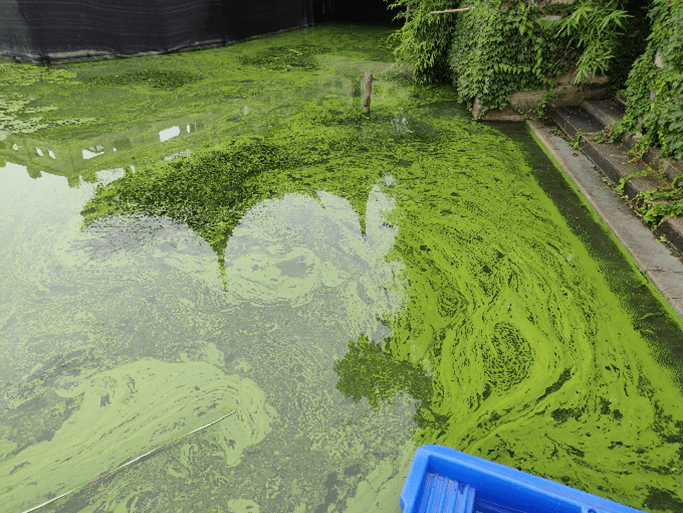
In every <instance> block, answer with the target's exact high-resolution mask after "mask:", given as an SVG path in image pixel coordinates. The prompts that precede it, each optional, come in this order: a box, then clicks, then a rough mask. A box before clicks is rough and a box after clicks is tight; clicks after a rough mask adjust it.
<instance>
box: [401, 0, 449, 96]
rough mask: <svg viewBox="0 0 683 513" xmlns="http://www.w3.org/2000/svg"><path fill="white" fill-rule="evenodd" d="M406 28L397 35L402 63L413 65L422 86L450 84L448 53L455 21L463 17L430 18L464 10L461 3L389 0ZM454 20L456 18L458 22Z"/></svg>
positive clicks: (443, 0) (444, 16)
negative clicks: (446, 82)
mask: <svg viewBox="0 0 683 513" xmlns="http://www.w3.org/2000/svg"><path fill="white" fill-rule="evenodd" d="M388 1H390V2H391V4H390V6H389V7H390V8H391V9H396V10H397V11H398V13H397V14H396V19H397V20H404V24H403V26H402V27H401V28H400V29H398V31H396V32H395V33H394V34H393V38H392V39H393V41H394V42H395V43H396V44H397V46H396V50H395V51H394V53H395V55H396V57H397V58H398V60H399V61H401V62H405V63H407V64H409V65H411V66H412V67H413V69H414V74H415V75H414V76H415V79H416V80H417V81H418V82H422V83H435V82H444V81H448V80H449V79H450V77H451V71H450V69H449V66H448V49H449V48H450V47H451V41H452V39H453V35H454V33H455V23H454V21H455V19H457V17H458V16H461V15H462V13H450V14H430V11H442V10H446V9H456V8H458V7H460V4H461V2H460V0H417V1H416V0H393V1H391V0H388ZM454 17H456V18H455V19H454Z"/></svg>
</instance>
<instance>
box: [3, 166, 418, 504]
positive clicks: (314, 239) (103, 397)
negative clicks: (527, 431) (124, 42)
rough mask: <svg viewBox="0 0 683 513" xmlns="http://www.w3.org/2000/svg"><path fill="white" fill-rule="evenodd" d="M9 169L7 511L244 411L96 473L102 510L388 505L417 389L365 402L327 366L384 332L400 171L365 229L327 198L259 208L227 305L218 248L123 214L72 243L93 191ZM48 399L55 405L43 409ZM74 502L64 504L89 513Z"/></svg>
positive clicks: (240, 245)
mask: <svg viewBox="0 0 683 513" xmlns="http://www.w3.org/2000/svg"><path fill="white" fill-rule="evenodd" d="M124 172H125V171H124V170H123V169H122V168H118V169H112V170H105V171H100V172H99V173H98V177H99V178H100V179H101V180H102V182H107V181H111V180H114V179H116V178H117V177H119V176H121V175H122V173H124ZM3 173H5V174H6V175H7V176H9V177H10V180H9V181H8V182H7V183H8V184H10V185H11V188H12V190H13V194H14V195H16V196H18V198H17V199H16V200H15V201H4V200H5V199H6V198H4V197H3V198H2V200H3V201H2V203H1V206H2V214H3V217H2V219H3V220H4V223H5V224H4V225H3V226H4V228H3V229H2V230H0V236H2V237H3V240H2V245H1V247H2V248H3V250H2V251H0V258H1V259H2V263H3V266H4V267H5V268H10V269H12V275H11V277H10V279H9V280H7V281H4V282H3V283H2V284H1V285H0V298H3V303H2V305H1V307H0V314H1V315H0V322H2V329H3V334H4V336H3V338H2V341H1V344H0V349H1V350H2V354H3V360H2V367H1V368H0V376H2V379H3V380H4V381H0V392H1V393H0V397H1V398H2V402H1V403H0V408H2V409H3V410H2V411H3V412H4V415H3V429H4V430H5V431H3V433H4V434H3V437H2V438H1V439H0V482H1V483H2V485H0V486H1V487H2V488H1V489H0V495H3V498H6V497H11V503H9V502H5V503H4V504H3V506H4V507H8V508H11V509H12V510H17V511H21V510H22V508H24V509H26V508H29V507H33V506H35V505H36V503H39V502H41V501H43V500H48V499H50V498H52V497H54V496H55V495H57V494H59V493H60V492H61V493H63V492H64V491H67V490H69V489H71V488H72V487H74V486H77V485H79V484H81V482H84V481H85V482H87V480H89V479H93V478H95V477H97V476H98V475H100V474H101V473H102V472H106V471H107V470H109V468H111V467H112V466H114V465H116V464H118V463H120V462H121V461H124V460H126V458H128V457H133V456H135V455H136V454H137V453H142V452H143V451H144V450H146V449H147V448H149V447H153V446H155V445H156V444H158V443H163V442H164V441H166V440H167V439H169V438H173V437H174V436H176V435H178V434H181V432H182V431H183V430H187V429H190V428H195V427H198V426H199V425H201V424H203V423H205V422H208V420H211V418H213V416H215V415H214V414H220V412H221V411H222V410H223V409H224V408H232V407H233V406H235V407H238V408H240V411H242V412H243V413H242V414H240V416H235V418H234V422H232V421H231V423H226V424H225V425H221V426H217V429H216V430H212V431H209V430H207V432H206V433H202V434H201V435H198V436H197V437H195V438H193V439H192V440H189V439H188V440H187V441H185V442H183V443H180V444H178V446H177V447H173V448H171V449H170V450H167V451H164V452H160V453H158V454H156V455H155V456H154V458H150V459H149V460H147V461H145V462H144V463H143V464H141V465H139V466H131V467H129V468H127V469H126V471H122V472H119V473H117V474H115V475H114V476H112V477H110V478H107V479H106V480H102V482H101V483H100V484H99V485H98V486H103V488H98V489H97V490H98V491H97V494H96V496H93V497H92V498H91V500H92V501H94V502H92V503H91V505H92V506H93V507H99V508H101V509H103V510H107V511H109V510H113V509H115V507H116V504H121V503H128V502H129V501H133V502H135V501H137V502H138V503H139V502H140V501H143V499H145V498H149V493H150V492H149V490H148V489H147V488H146V487H144V486H143V487H142V488H141V487H140V485H141V484H142V483H147V484H148V485H149V486H152V487H153V489H154V490H156V491H155V492H154V493H155V497H156V499H155V501H157V502H155V504H162V503H163V504H167V501H168V500H170V499H171V498H173V497H177V496H178V495H177V494H178V493H186V492H187V491H188V490H189V491H192V490H206V486H207V482H210V483H214V484H220V485H221V486H220V487H219V488H218V490H221V493H228V492H229V504H231V505H232V506H231V508H232V510H234V511H237V509H235V508H240V507H242V506H244V505H245V504H246V505H248V506H252V509H253V508H256V507H258V508H260V510H261V511H296V510H297V508H299V510H300V511H315V510H317V509H319V508H321V507H323V506H324V508H323V509H327V508H328V507H329V506H331V505H332V504H336V505H337V507H338V508H342V509H343V508H344V507H346V508H347V509H350V510H352V511H361V510H366V509H367V508H366V506H368V505H374V504H375V503H377V502H382V501H391V503H392V504H393V503H395V497H396V496H397V494H398V491H399V490H400V487H401V485H402V476H404V474H405V472H406V471H407V467H408V465H409V463H410V455H411V450H412V443H411V441H410V440H411V436H412V433H413V431H414V429H415V428H416V426H415V423H414V415H415V410H416V408H417V402H416V400H415V399H413V397H412V396H411V395H410V394H411V393H412V390H410V389H406V390H395V391H394V394H393V395H392V397H382V398H380V400H379V401H378V400H377V398H372V399H371V402H370V401H368V400H367V399H366V398H363V397H359V398H358V399H357V402H356V403H353V402H352V401H350V400H348V399H346V397H345V395H344V394H343V393H340V390H339V389H338V381H339V376H338V375H337V373H336V372H335V368H334V366H335V362H337V361H340V360H342V359H343V358H344V355H345V354H346V353H347V351H348V344H349V341H350V339H351V340H358V339H361V338H362V339H363V340H367V341H371V340H374V341H379V340H380V339H381V338H382V337H384V336H385V335H387V328H386V327H385V325H384V323H383V322H382V319H383V318H385V317H386V316H387V315H390V314H391V312H392V311H396V310H397V309H398V308H400V307H401V305H402V301H403V297H404V291H403V290H402V289H401V287H400V286H399V285H398V284H397V283H396V281H395V276H396V274H397V273H399V272H401V269H402V265H401V264H400V262H397V261H391V260H388V259H387V254H388V252H389V251H390V250H391V248H392V247H393V244H394V241H395V238H396V235H397V228H396V226H395V225H393V224H391V223H390V222H388V216H389V215H390V213H391V211H392V209H393V205H394V201H393V199H392V198H391V197H390V196H389V194H388V193H387V191H386V189H385V187H386V185H385V184H386V183H387V181H389V182H390V181H391V180H390V179H389V178H388V179H387V181H382V182H380V183H378V184H376V186H375V187H373V188H372V190H371V191H370V194H369V196H368V201H367V205H366V211H367V212H366V221H365V225H366V230H365V233H363V232H362V231H361V228H360V226H361V223H360V220H359V216H358V214H357V213H356V212H355V210H354V209H353V207H351V205H350V204H349V203H348V202H347V201H346V200H344V199H342V198H340V197H338V196H336V195H333V194H329V193H325V192H319V193H318V194H317V195H316V196H314V197H311V196H305V195H301V194H288V195H285V196H284V197H282V198H279V199H273V200H268V201H266V202H263V203H261V204H259V205H257V206H256V207H254V208H252V209H251V210H250V211H249V212H248V214H247V215H246V216H245V218H244V219H243V222H242V223H241V224H240V225H238V227H237V228H236V229H235V232H234V236H233V238H231V239H230V242H229V243H228V246H227V247H226V252H225V255H226V257H225V258H226V270H227V271H228V277H229V280H228V281H229V291H228V292H227V293H226V292H225V290H224V289H223V286H222V281H221V277H220V275H219V273H218V266H217V265H216V261H215V253H214V252H213V251H212V249H211V248H210V247H209V246H208V245H207V244H206V243H205V242H204V241H203V240H201V239H200V238H199V237H197V236H196V235H195V234H194V233H193V232H192V231H191V230H190V229H189V228H188V227H187V226H185V225H183V224H182V223H177V222H173V221H171V220H169V219H166V218H158V217H152V216H146V215H138V216H131V217H128V218H124V217H118V216H114V217H109V218H106V219H102V220H99V221H98V222H97V223H95V224H94V225H93V226H91V227H90V228H88V229H87V230H85V231H80V230H79V227H80V222H79V221H80V215H79V212H80V209H81V208H82V206H83V204H84V203H85V202H86V201H87V199H88V198H89V197H90V196H91V195H92V193H93V189H94V186H93V185H90V184H84V186H82V187H80V188H77V189H74V188H70V187H68V185H67V184H66V181H65V180H64V179H63V178H58V177H53V176H50V175H43V176H42V177H41V178H40V179H39V180H32V179H31V178H29V177H28V176H27V175H26V172H25V169H22V168H21V167H19V166H8V167H7V169H4V170H3ZM26 194H30V196H31V197H32V198H33V199H34V202H32V203H31V204H30V205H27V204H26V202H25V199H22V198H25V195H26ZM65 198H69V199H68V201H64V200H65ZM38 204H40V208H36V207H37V205H38ZM56 227H61V228H60V229H56ZM46 234H50V235H49V236H47V237H46ZM8 237H9V239H8ZM11 248H13V249H11ZM27 277H32V281H31V280H27V279H26V278H27ZM10 290H12V291H13V293H11V294H10V292H9V291H10ZM36 291H38V292H39V293H37V292H36ZM368 343H373V344H374V342H368ZM10 346H11V347H10ZM368 354H369V353H368ZM373 354H374V353H373ZM366 360H367V359H366ZM347 361H351V359H347ZM368 361H374V359H373V358H370V360H368ZM41 398H42V399H41ZM43 399H44V400H47V401H49V402H50V404H52V405H53V406H54V408H53V409H50V408H41V409H39V410H38V411H36V410H34V409H31V407H30V405H31V404H33V401H36V400H43ZM237 401H239V405H238V404H237ZM233 403H234V404H233ZM53 410H54V411H53ZM55 411H56V412H58V414H55ZM51 415H52V416H51ZM200 416H201V418H199V417H200ZM210 416H211V417H210ZM50 419H52V420H50ZM178 419H179V420H178ZM204 419H207V420H204ZM41 440H42V442H41ZM102 444H105V445H104V446H102ZM46 452H47V453H49V454H50V455H51V457H50V458H44V457H43V456H44V455H45V454H46ZM25 462H28V463H27V464H26V465H24V466H23V467H20V468H18V469H17V470H16V471H14V472H13V469H15V468H17V467H19V466H20V465H22V464H23V463H25ZM74 464H75V465H76V467H77V470H74V472H68V473H67V472H64V471H63V469H64V468H66V467H69V468H71V467H70V466H73V465H74ZM274 470H275V471H276V472H277V475H278V479H277V480H276V481H269V485H268V488H267V489H264V487H263V486H262V483H263V479H264V476H268V475H270V474H272V472H273V471H274ZM50 476H61V477H60V478H59V482H58V483H57V484H54V485H53V484H52V482H53V480H52V479H50ZM321 476H323V479H321ZM55 479H56V478H55ZM160 479H162V480H163V479H170V480H171V483H172V484H171V488H169V491H168V492H165V493H161V492H159V490H160V488H159V486H160V481H159V480H160ZM33 481H36V482H37V483H38V484H37V485H36V486H37V487H36V486H33V487H24V485H25V484H27V483H29V482H33ZM228 484H229V486H228ZM178 487H180V488H178ZM10 489H11V490H12V492H11V493H9V490H10ZM302 489H303V490H306V493H305V494H303V493H302V492H301V490H302ZM17 490H26V493H23V492H21V491H19V492H17ZM181 490H185V492H181ZM191 493H194V492H191ZM202 493H203V492H202ZM70 500H71V498H70V497H69V498H65V499H61V500H60V502H59V511H77V510H79V509H80V506H77V504H76V503H77V502H78V501H79V500H80V499H78V498H76V499H75V500H76V502H73V503H72V502H70ZM89 500H90V499H89ZM159 501H161V502H159ZM226 502H227V499H226ZM160 507H161V506H160ZM245 507H246V506H245Z"/></svg>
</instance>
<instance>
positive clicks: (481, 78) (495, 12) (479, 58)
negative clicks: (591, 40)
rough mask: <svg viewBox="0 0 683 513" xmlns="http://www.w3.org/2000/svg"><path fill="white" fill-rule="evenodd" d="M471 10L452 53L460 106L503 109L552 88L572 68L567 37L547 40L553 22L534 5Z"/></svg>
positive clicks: (462, 16) (486, 5) (478, 2)
mask: <svg viewBox="0 0 683 513" xmlns="http://www.w3.org/2000/svg"><path fill="white" fill-rule="evenodd" d="M471 5H472V7H473V9H472V10H471V11H468V12H464V13H459V14H458V18H457V20H456V24H455V35H454V38H453V43H452V46H451V49H450V54H449V55H450V65H451V68H452V71H453V80H454V83H455V85H456V87H457V90H458V96H459V99H460V100H461V101H465V100H471V99H473V98H474V97H479V100H480V101H481V102H482V104H483V105H485V106H487V107H488V108H495V109H502V108H503V107H505V106H507V105H508V104H509V99H510V94H512V93H514V92H516V91H520V90H523V91H524V90H535V89H549V88H550V87H552V80H553V79H554V78H555V77H557V76H558V75H560V74H562V73H564V72H566V71H567V70H568V69H569V66H570V64H571V61H572V57H573V52H572V50H571V48H570V47H569V46H568V44H567V42H566V41H565V39H566V38H562V37H550V36H549V35H548V32H547V31H548V29H549V27H550V23H549V22H546V21H544V20H542V19H541V17H542V16H543V14H544V13H543V12H542V11H541V9H540V8H539V6H538V5H537V4H536V3H535V2H532V3H529V4H526V3H524V2H516V3H515V4H513V5H510V4H506V3H503V2H502V1H501V0H493V1H491V2H487V1H485V0H475V1H474V2H473V3H472V4H471ZM546 102H547V98H546ZM544 107H545V106H542V108H544Z"/></svg>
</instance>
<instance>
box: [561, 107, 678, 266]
mask: <svg viewBox="0 0 683 513" xmlns="http://www.w3.org/2000/svg"><path fill="white" fill-rule="evenodd" d="M588 103H589V102H584V104H583V105H582V106H581V107H565V108H560V109H555V110H553V112H552V118H553V121H555V123H557V125H558V126H559V127H560V129H561V130H562V131H563V132H564V133H565V134H566V135H567V136H568V137H569V139H571V140H573V141H574V143H575V144H577V146H578V148H579V149H580V150H581V151H582V152H583V153H584V154H585V155H586V156H587V157H588V158H590V159H591V160H592V161H593V163H594V164H595V165H596V166H597V167H598V168H599V169H600V170H601V171H602V173H603V174H604V175H605V176H607V178H609V179H610V180H611V181H612V182H614V183H615V184H617V185H618V184H619V183H620V181H621V180H622V179H627V181H626V184H625V186H624V192H625V194H626V196H627V197H628V198H629V199H633V198H635V197H636V196H637V195H638V194H641V193H644V192H646V191H651V190H654V189H657V188H659V187H666V186H668V185H670V183H671V182H670V180H671V179H664V178H663V177H662V176H660V174H659V173H658V172H656V171H655V169H657V168H656V167H655V166H649V165H645V163H643V162H631V160H632V157H630V156H629V155H628V154H627V151H628V149H627V147H624V146H623V145H618V144H612V143H598V142H595V141H594V140H593V136H595V135H596V134H597V133H598V132H600V131H601V130H602V129H603V128H604V127H605V126H607V125H608V124H610V123H611V122H613V121H610V120H611V119H616V116H617V115H618V114H617V113H618V109H617V108H611V107H610V108H605V107H603V106H599V105H596V104H597V103H599V102H590V103H591V104H592V105H590V106H589V108H590V109H591V111H592V112H597V113H598V114H599V116H598V117H596V116H594V115H593V114H592V112H589V111H588V110H586V108H585V107H586V104H588ZM636 174H638V175H645V176H635V175H636ZM666 176H667V178H668V174H667V175H666ZM627 177H629V178H627ZM657 232H658V233H660V234H662V235H665V236H666V238H667V240H668V241H669V242H670V243H671V244H672V245H673V246H674V247H675V248H676V250H678V252H679V253H683V218H682V217H681V216H678V217H676V218H673V219H666V220H665V221H664V222H662V223H661V224H660V225H659V227H658V228H657Z"/></svg>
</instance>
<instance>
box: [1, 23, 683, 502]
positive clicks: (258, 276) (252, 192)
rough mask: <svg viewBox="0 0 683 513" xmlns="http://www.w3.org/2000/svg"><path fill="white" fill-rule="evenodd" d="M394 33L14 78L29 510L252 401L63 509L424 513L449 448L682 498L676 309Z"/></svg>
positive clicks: (6, 382) (11, 423) (13, 494)
mask: <svg viewBox="0 0 683 513" xmlns="http://www.w3.org/2000/svg"><path fill="white" fill-rule="evenodd" d="M388 33H389V32H388V30H386V29H382V28H377V27H374V28H373V27H354V26H351V25H345V26H334V25H330V26H320V27H315V28H314V29H305V30H297V31H292V32H287V33H281V34H277V35H275V36H269V37H264V38H258V39H255V40H251V41H247V42H245V43H241V44H238V45H231V46H226V47H222V48H214V49H208V50H202V51H196V52H183V53H177V54H171V55H165V56H146V57H137V58H131V59H112V60H104V61H92V62H82V63H71V64H67V65H65V66H60V67H58V68H46V69H43V68H29V67H27V66H22V65H16V64H9V63H8V64H4V65H1V66H2V67H1V68H0V82H1V83H2V85H1V86H0V87H2V89H1V90H0V96H1V97H0V100H2V101H5V102H14V103H12V104H11V105H13V107H12V108H11V109H8V110H6V111H4V114H3V117H2V118H0V123H4V124H3V125H2V126H0V130H2V131H3V132H2V133H3V134H4V135H3V141H1V142H0V157H2V158H0V162H1V161H6V164H5V166H4V167H2V168H0V177H1V180H2V187H0V268H2V269H3V270H4V279H3V280H2V281H1V282H0V333H1V335H0V355H1V357H0V412H2V415H1V416H0V501H2V504H3V508H4V509H6V510H7V511H12V512H13V511H17V512H22V511H25V510H27V509H29V508H31V507H33V506H36V505H37V504H40V503H42V502H45V501H46V500H49V499H51V498H52V497H55V496H57V495H60V494H61V493H64V492H66V491H68V490H70V489H73V488H75V487H76V486H78V485H80V484H81V483H82V482H84V481H88V480H89V479H95V478H97V477H98V476H100V475H102V473H104V472H106V471H107V470H109V469H111V468H116V467H118V466H119V465H121V464H122V463H124V462H126V461H129V460H130V459H131V458H134V457H135V456H137V455H139V454H142V453H144V452H145V451H149V450H151V449H153V448H154V447H158V446H159V445H162V444H164V443H167V442H168V441H171V440H174V439H176V438H178V436H180V435H182V434H184V433H187V432H189V431H191V430H193V429H196V428H198V427H200V426H203V425H205V424H207V423H208V422H210V421H211V420H212V419H214V418H218V417H220V416H221V415H224V414H225V413H227V412H229V411H232V410H235V411H236V414H235V415H232V416H230V417H228V418H226V419H225V420H223V421H221V422H220V423H218V424H216V425H215V426H212V427H211V428H208V429H206V430H202V431H201V432H198V433H196V434H195V435H192V436H191V437H187V438H184V439H182V440H181V441H180V442H178V443H177V444H175V445H172V446H168V447H166V448H164V449H162V450H159V451H158V452H156V453H155V454H154V455H153V456H150V457H149V458H146V459H143V460H140V461H139V462H136V463H135V464H133V465H130V466H127V467H126V468H125V469H122V470H121V471H119V472H116V473H115V474H113V475H111V476H105V477H102V478H101V479H97V480H95V481H94V482H92V483H91V484H89V485H88V486H86V487H84V488H83V489H81V490H79V491H78V492H76V493H74V494H72V495H69V496H68V497H65V498H64V499H61V500H60V501H57V502H55V503H53V504H50V505H49V506H46V507H45V508H43V510H42V511H52V512H64V513H66V512H77V511H84V512H93V513H94V512H104V511H107V512H145V513H152V512H167V511H175V512H188V513H189V512H196V511H206V512H226V511H227V512H230V513H247V512H250V513H254V512H259V511H260V512H264V513H265V512H280V511H281V512H288V513H289V512H297V513H304V512H314V513H323V512H330V513H331V512H334V511H347V512H354V513H355V512H359V513H360V512H370V511H376V512H387V511H396V512H397V511H399V506H398V497H399V493H400V490H401V487H402V485H403V480H404V479H405V476H406V474H407V471H408V467H409V465H410V461H411V458H412V455H413V453H414V450H415V447H416V446H419V445H422V444H425V443H440V444H444V445H448V446H450V447H454V448H457V449H460V450H464V451H466V452H469V453H472V454H476V455H478V456H482V457H485V458H487V459H490V460H493V461H498V462H500V463H503V464H506V465H510V466H513V467H516V468H520V469H522V470H524V471H527V472H531V473H534V474H537V475H541V476H543V477H547V478H550V479H553V480H555V481H559V482H563V483H565V484H568V485H570V486H574V487H577V488H581V489H583V490H586V491H588V492H591V493H595V494H597V495H601V496H604V497H607V498H609V499H612V500H616V501H618V502H622V503H624V504H628V505H631V506H634V507H637V508H641V509H646V510H648V511H662V512H676V511H680V510H681V509H683V495H682V494H681V493H682V492H681V487H680V483H681V473H682V472H683V469H681V466H680V461H681V458H682V457H683V452H682V451H683V409H682V408H681V403H682V397H681V392H682V390H681V377H682V374H681V365H680V361H679V359H678V357H677V355H676V354H675V352H672V351H670V350H669V349H670V348H671V347H674V346H675V341H681V340H683V327H682V324H681V321H680V319H679V318H678V317H676V316H675V314H673V311H672V310H671V308H669V307H668V306H667V305H666V304H665V303H664V302H662V300H661V298H660V297H659V296H658V295H657V293H656V292H655V291H653V289H652V287H651V285H650V284H649V282H648V281H647V280H646V279H645V278H644V277H643V276H642V275H641V274H640V273H639V272H638V271H637V270H636V268H635V266H634V265H633V263H632V262H631V261H630V260H629V258H628V257H627V256H625V253H624V252H623V250H622V249H621V248H620V247H619V246H618V244H617V243H616V241H615V240H614V238H613V237H612V236H611V235H610V234H609V232H608V231H607V229H606V228H605V227H604V226H602V225H601V224H599V222H598V220H597V218H596V216H595V215H594V214H593V212H592V211H591V210H590V209H589V207H588V206H587V205H586V203H585V202H584V201H582V200H581V199H580V198H579V196H578V194H577V192H576V191H575V189H574V188H573V187H572V186H571V185H570V184H569V183H567V181H566V180H565V178H564V176H563V175H562V174H561V172H560V171H558V170H557V169H556V168H555V167H554V166H553V164H552V163H551V162H549V161H548V160H547V158H546V157H545V156H544V155H543V154H542V152H540V150H539V149H538V148H535V146H534V143H533V140H532V139H531V137H530V135H529V134H528V133H526V131H525V129H523V128H520V127H516V128H509V127H507V128H506V127H498V126H492V125H484V124H481V123H475V122H473V121H471V120H470V119H469V115H468V113H467V112H466V110H465V109H464V108H463V107H462V106H460V105H458V104H456V103H455V102H454V101H453V98H454V94H453V92H452V91H451V90H449V89H448V88H424V87H418V86H415V85H412V84H410V83H409V82H406V81H404V80H403V79H401V78H400V76H396V74H394V73H393V72H392V71H391V70H392V68H391V62H390V61H391V54H390V52H389V49H387V48H386V47H385V44H384V40H385V38H386V36H387V35H388ZM365 71H372V72H373V73H374V74H375V84H374V87H373V92H374V96H373V102H372V108H371V109H370V111H369V112H362V111H361V105H360V100H361V93H362V91H361V87H362V79H363V73H364V72H365ZM29 98H30V101H29V100H28V99H29ZM7 104H9V103H7ZM27 109H34V110H31V111H29V110H27ZM59 120H79V122H78V124H76V123H71V124H70V125H69V126H66V125H64V126H59V125H57V122H58V121H59ZM43 125H45V126H43ZM25 130H29V131H28V132H27V131H25ZM3 145H4V146H3ZM114 148H116V151H114ZM38 150H40V151H38Z"/></svg>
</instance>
